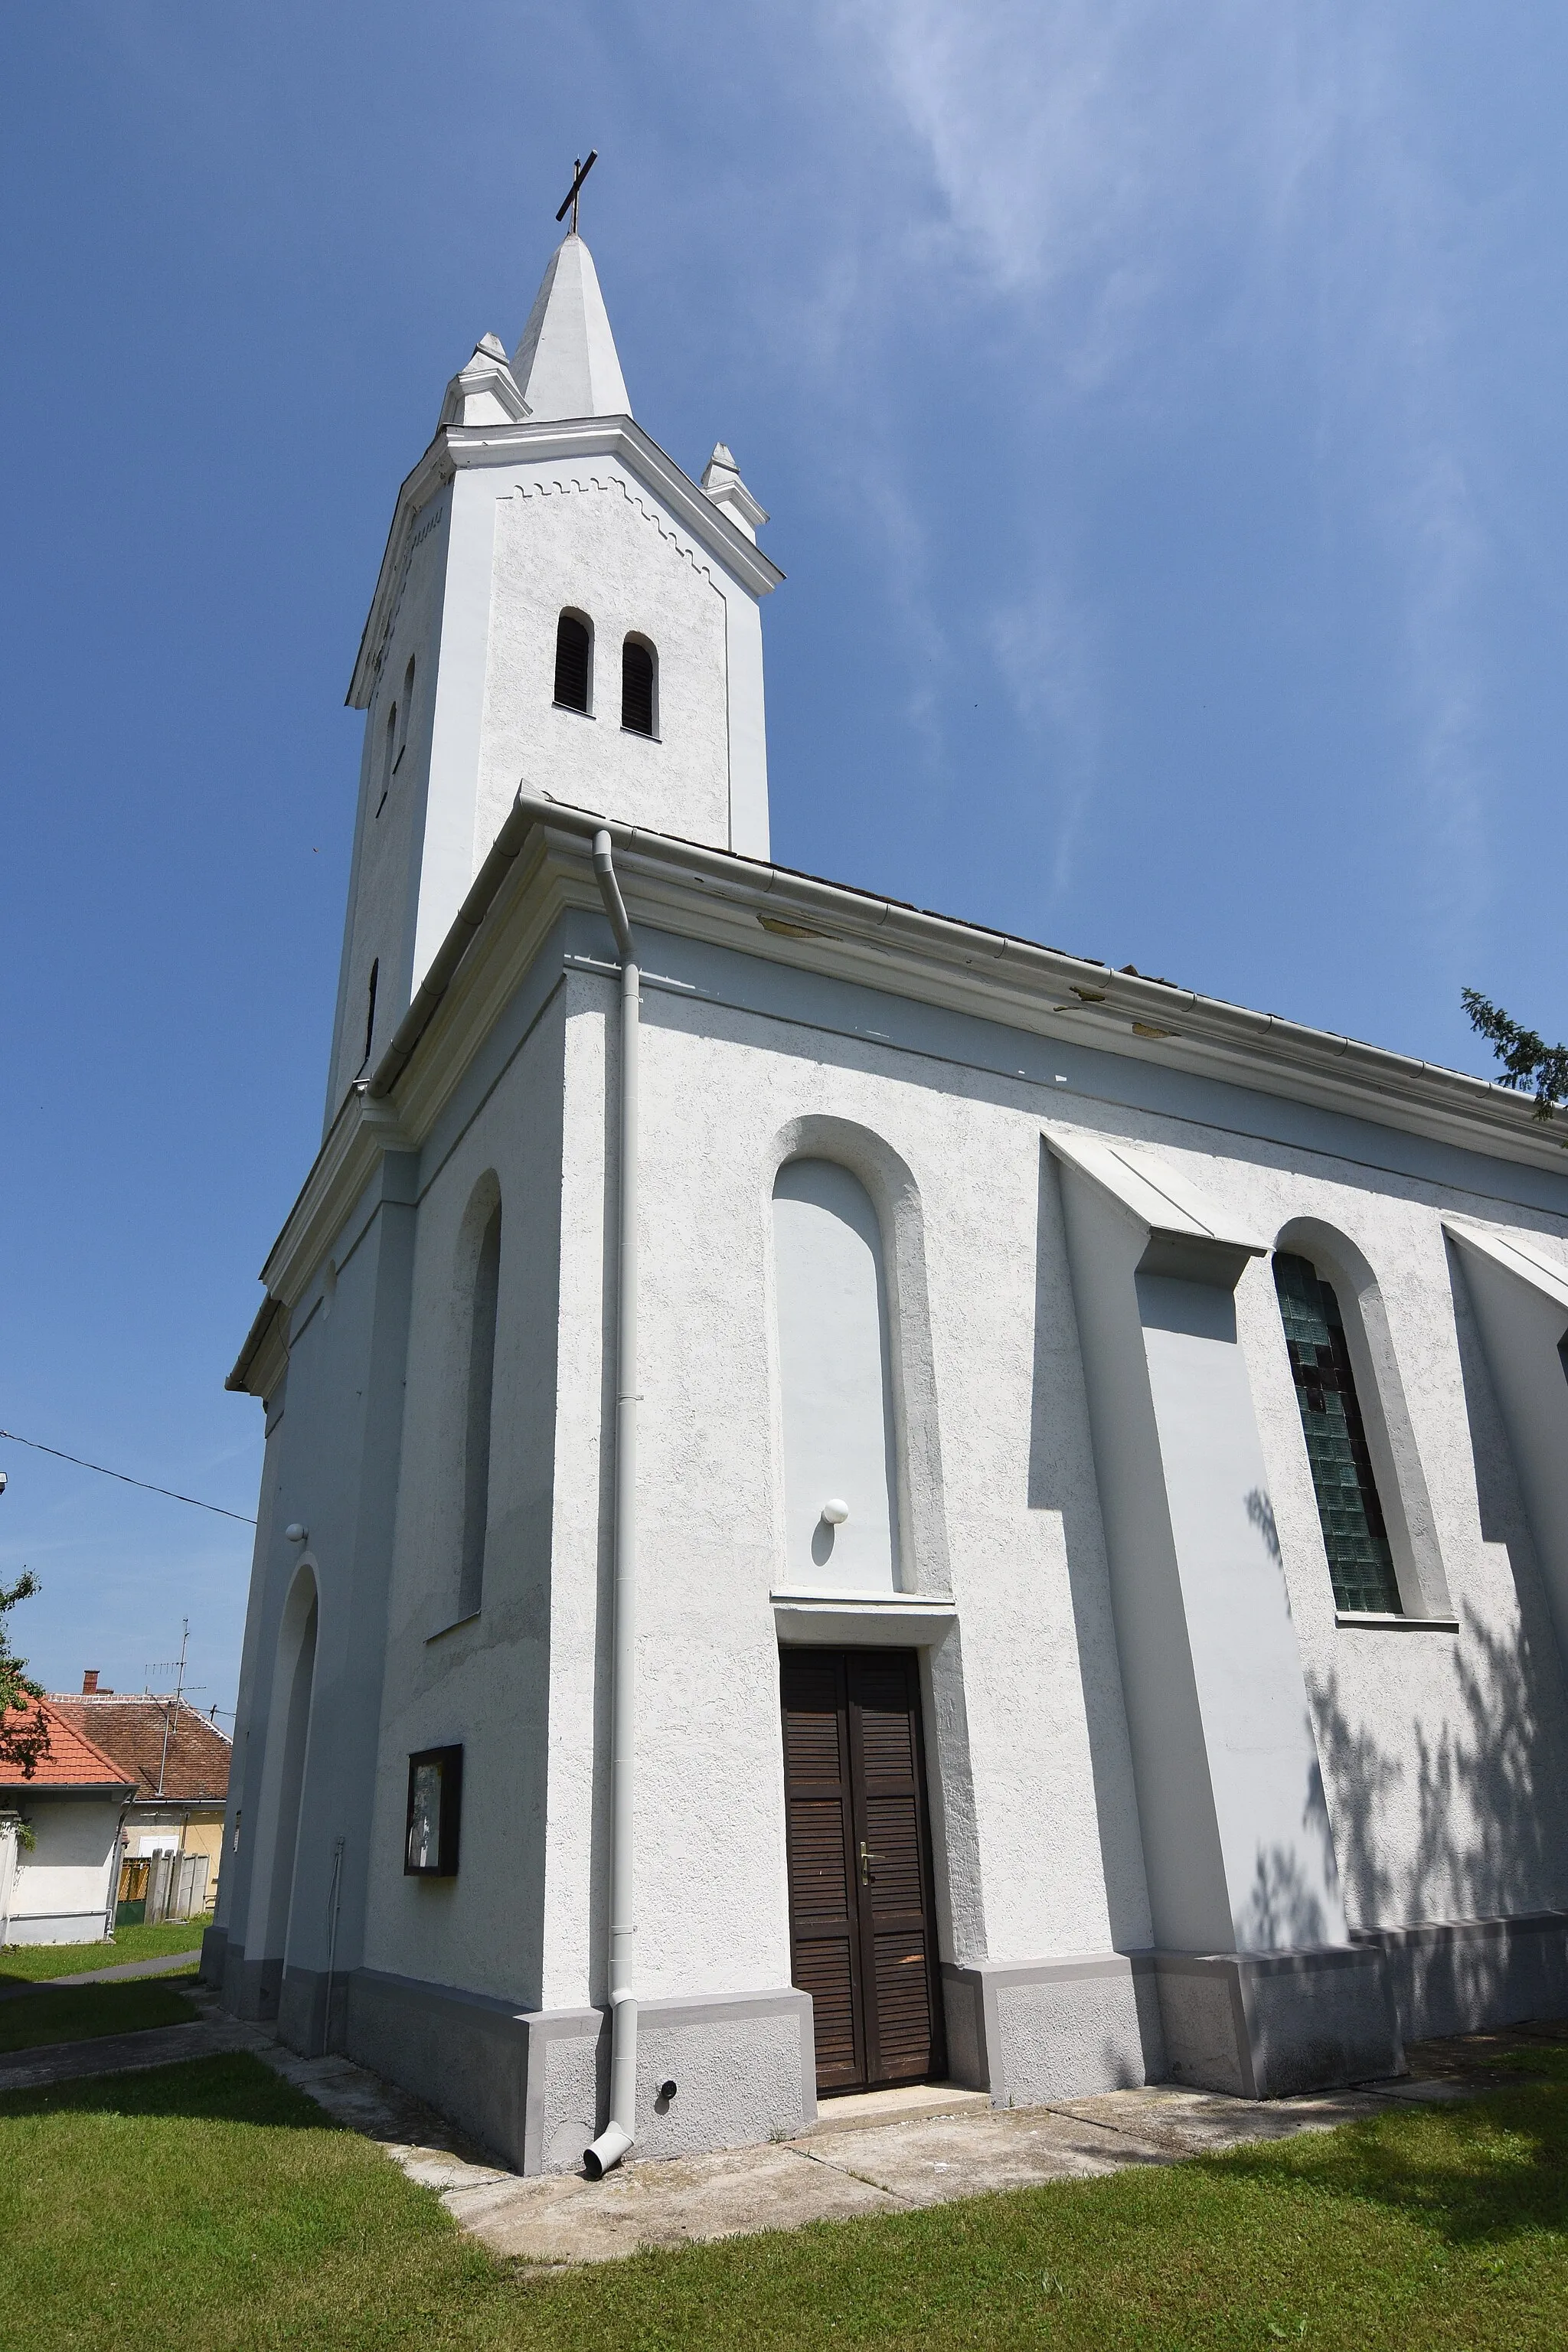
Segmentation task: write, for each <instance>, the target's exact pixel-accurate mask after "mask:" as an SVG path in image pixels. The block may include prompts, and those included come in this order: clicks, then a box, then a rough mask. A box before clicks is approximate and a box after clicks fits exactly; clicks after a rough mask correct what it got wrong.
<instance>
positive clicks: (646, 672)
mask: <svg viewBox="0 0 1568 2352" xmlns="http://www.w3.org/2000/svg"><path fill="white" fill-rule="evenodd" d="M657 681H658V656H656V654H655V653H654V649H653V647H652V646H650V645H649V644H648V642H647V638H646V637H628V638H627V639H626V644H625V645H624V646H622V647H621V725H622V726H623V727H625V728H626V729H628V730H629V731H630V732H631V733H632V734H634V735H653V734H656V733H657V732H658V727H657V723H656V722H657V717H658V711H657V700H656V691H655V689H656V686H657Z"/></svg>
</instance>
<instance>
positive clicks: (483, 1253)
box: [458, 1201, 500, 1618]
mask: <svg viewBox="0 0 1568 2352" xmlns="http://www.w3.org/2000/svg"><path fill="white" fill-rule="evenodd" d="M499 1293H500V1202H499V1201H498V1202H496V1204H495V1207H494V1208H493V1209H492V1210H491V1211H490V1213H489V1221H488V1223H486V1226H485V1230H484V1234H483V1235H482V1237H481V1239H480V1242H479V1255H478V1256H477V1258H476V1259H475V1261H474V1278H473V1289H472V1292H471V1294H470V1302H469V1312H468V1399H467V1405H468V1409H467V1412H466V1413H465V1416H464V1430H463V1557H462V1566H461V1568H460V1570H459V1571H458V1617H459V1618H462V1617H472V1616H474V1615H476V1614H477V1612H478V1611H479V1603H480V1601H481V1600H482V1598H483V1595H484V1582H485V1535H486V1532H487V1529H488V1528H489V1503H490V1407H491V1404H492V1402H493V1400H494V1395H495V1369H496V1301H497V1297H498V1295H499Z"/></svg>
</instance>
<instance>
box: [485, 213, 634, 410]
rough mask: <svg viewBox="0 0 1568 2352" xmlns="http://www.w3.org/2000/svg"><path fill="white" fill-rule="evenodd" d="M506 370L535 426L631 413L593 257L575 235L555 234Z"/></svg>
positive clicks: (624, 379)
mask: <svg viewBox="0 0 1568 2352" xmlns="http://www.w3.org/2000/svg"><path fill="white" fill-rule="evenodd" d="M511 373H512V375H513V377H514V379H515V380H516V383H517V387H518V390H519V391H520V392H521V394H522V397H523V399H524V400H525V401H526V402H527V403H528V409H529V415H530V418H531V422H532V423H534V424H536V425H546V424H554V423H556V422H558V421H559V420H560V419H561V418H563V417H567V416H629V415H631V413H632V404H631V401H630V399H629V398H628V397H627V394H626V378H625V376H623V375H622V373H621V363H620V361H619V360H618V358H617V357H616V339H615V337H614V335H612V334H611V332H610V320H609V314H608V313H607V311H606V310H605V298H604V296H603V295H602V294H601V293H600V291H599V278H598V273H597V271H596V270H595V268H594V257H593V255H592V254H591V253H590V252H589V250H588V248H587V247H586V246H585V245H584V242H583V240H582V238H581V237H580V236H566V237H563V239H562V241H561V243H560V244H559V245H558V246H557V247H556V248H555V251H554V252H553V253H552V255H551V257H550V267H549V268H547V269H546V271H545V273H544V278H543V281H542V284H541V286H540V289H539V291H538V293H537V294H536V295H535V296H534V298H533V308H532V310H531V311H530V312H529V314H528V324H527V326H526V327H524V329H523V331H522V341H521V342H520V343H519V345H518V347H517V349H516V351H515V352H513V353H512V358H511Z"/></svg>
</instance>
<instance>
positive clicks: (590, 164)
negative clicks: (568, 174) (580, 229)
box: [555, 147, 599, 236]
mask: <svg viewBox="0 0 1568 2352" xmlns="http://www.w3.org/2000/svg"><path fill="white" fill-rule="evenodd" d="M598 160H599V151H598V149H597V148H596V147H590V148H589V150H588V160H587V162H586V163H584V162H583V160H582V158H581V157H579V158H578V159H577V161H576V162H575V163H574V164H573V166H572V169H573V171H574V173H576V177H575V179H574V181H573V183H572V185H571V186H570V187H569V188H568V189H567V191H566V194H565V196H564V198H563V201H562V205H561V210H560V211H559V212H558V213H557V214H556V215H555V217H556V219H557V220H558V221H563V220H564V219H565V217H566V215H567V213H568V211H570V213H571V215H572V226H571V229H570V230H569V231H568V234H569V235H570V236H576V234H577V198H578V196H579V194H581V192H582V187H583V183H584V180H585V179H586V178H587V176H588V174H589V173H590V172H591V171H592V170H593V168H594V166H595V163H597V162H598Z"/></svg>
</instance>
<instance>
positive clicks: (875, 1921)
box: [779, 1649, 945, 2092]
mask: <svg viewBox="0 0 1568 2352" xmlns="http://www.w3.org/2000/svg"><path fill="white" fill-rule="evenodd" d="M779 1669H780V1671H779V1682H780V1693H781V1698H782V1702H783V1711H784V1803H785V1814H786V1825H787V1832H788V1851H789V1914H790V1940H791V1950H792V1957H793V1963H794V1978H795V1983H796V1984H797V1985H798V1986H799V1987H800V1989H801V1990H802V1991H803V1992H808V1993H810V1995H811V1997H812V2006H813V2010H814V2011H815V2017H816V2087H817V2089H818V2091H821V2092H832V2091H863V2090H870V2089H874V2088H877V2087H879V2086H880V2085H883V2084H893V2083H919V2082H924V2081H926V2080H928V2079H929V2078H930V2077H931V2076H932V2075H938V2076H940V2075H941V2074H942V2072H943V2070H944V2061H945V2053H944V2050H943V2045H942V1988H941V1982H940V1979H939V1975H938V1965H937V1944H936V1922H935V1918H934V1916H933V1906H932V1897H931V1830H930V1823H929V1820H928V1814H927V1805H926V1785H925V1759H924V1755H923V1753H922V1747H921V1704H920V1672H919V1667H918V1664H917V1662H916V1658H915V1654H914V1653H913V1651H912V1650H796V1649H785V1650H781V1652H780V1654H779Z"/></svg>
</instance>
